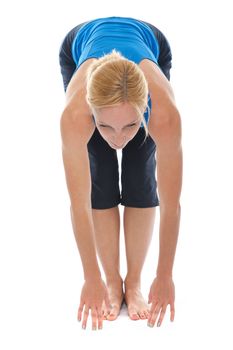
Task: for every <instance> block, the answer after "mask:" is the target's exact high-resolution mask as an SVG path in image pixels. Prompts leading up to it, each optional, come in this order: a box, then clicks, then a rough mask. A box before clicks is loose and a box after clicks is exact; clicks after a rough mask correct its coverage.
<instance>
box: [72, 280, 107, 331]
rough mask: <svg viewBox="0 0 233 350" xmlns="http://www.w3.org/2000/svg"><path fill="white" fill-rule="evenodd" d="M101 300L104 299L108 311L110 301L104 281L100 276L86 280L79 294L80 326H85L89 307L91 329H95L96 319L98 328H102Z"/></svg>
mask: <svg viewBox="0 0 233 350" xmlns="http://www.w3.org/2000/svg"><path fill="white" fill-rule="evenodd" d="M103 301H105V304H106V307H107V308H108V309H109V311H110V301H109V296H108V290H107V287H106V285H105V283H104V281H103V280H102V279H101V278H100V279H98V280H96V279H93V280H86V281H85V283H84V285H83V288H82V292H81V296H80V304H79V308H78V321H81V319H82V311H83V307H84V305H85V308H84V313H83V315H84V316H83V323H82V328H83V329H85V328H86V324H87V319H88V315H89V309H91V317H92V329H93V330H96V329H97V320H98V329H102V328H103V314H102V305H103Z"/></svg>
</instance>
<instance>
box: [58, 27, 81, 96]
mask: <svg viewBox="0 0 233 350" xmlns="http://www.w3.org/2000/svg"><path fill="white" fill-rule="evenodd" d="M85 23H87V22H83V23H81V24H78V25H77V26H76V27H74V28H72V29H71V30H70V31H69V32H68V33H67V35H66V36H65V38H64V39H63V41H62V43H61V46H60V48H59V64H60V69H61V75H62V79H63V85H64V90H65V92H66V89H67V86H68V84H69V82H70V80H71V78H72V75H73V74H74V72H75V69H76V64H75V62H74V60H73V57H72V52H71V47H72V42H73V40H74V37H75V35H76V34H77V32H78V31H79V29H80V28H81V27H82V26H83V25H84V24H85Z"/></svg>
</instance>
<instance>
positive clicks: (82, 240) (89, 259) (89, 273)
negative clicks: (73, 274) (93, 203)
mask: <svg viewBox="0 0 233 350" xmlns="http://www.w3.org/2000/svg"><path fill="white" fill-rule="evenodd" d="M71 218H72V226H73V231H74V235H75V240H76V243H77V247H78V250H79V254H80V258H81V261H82V265H83V272H84V279H89V278H91V279H93V278H100V277H101V272H100V269H99V266H98V260H97V256H96V248H95V240H94V225H93V219H92V215H91V211H90V210H88V209H86V210H79V209H78V210H77V209H76V210H75V209H72V208H71Z"/></svg>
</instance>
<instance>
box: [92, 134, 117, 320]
mask: <svg viewBox="0 0 233 350" xmlns="http://www.w3.org/2000/svg"><path fill="white" fill-rule="evenodd" d="M88 153H89V159H90V168H91V178H92V194H91V200H92V215H93V223H94V228H95V242H96V248H97V253H98V256H99V259H100V261H101V264H102V267H103V270H104V272H105V276H106V282H107V287H108V291H109V298H110V302H111V304H112V306H113V308H112V310H111V314H110V315H109V317H108V319H109V320H114V319H115V318H117V316H118V314H119V311H120V308H121V304H122V301H123V280H122V278H121V276H120V264H119V233H120V214H119V208H118V204H119V203H120V190H119V173H118V159H117V153H116V150H114V149H112V148H111V147H110V146H109V145H108V144H107V142H106V141H105V140H104V139H103V138H102V137H101V135H100V134H99V131H98V130H97V129H95V132H94V134H93V135H92V137H91V139H90V141H89V143H88ZM103 311H104V312H105V314H106V312H107V310H106V307H105V305H103Z"/></svg>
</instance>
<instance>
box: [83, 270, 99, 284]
mask: <svg viewBox="0 0 233 350" xmlns="http://www.w3.org/2000/svg"><path fill="white" fill-rule="evenodd" d="M84 280H85V281H86V282H88V281H95V282H99V281H101V280H102V276H101V272H100V271H92V272H89V273H85V274H84Z"/></svg>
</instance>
